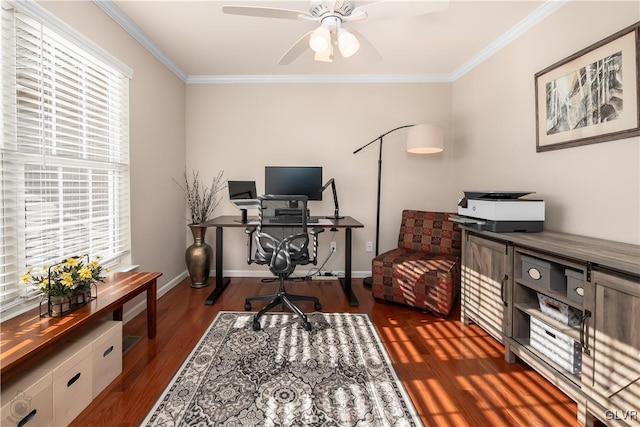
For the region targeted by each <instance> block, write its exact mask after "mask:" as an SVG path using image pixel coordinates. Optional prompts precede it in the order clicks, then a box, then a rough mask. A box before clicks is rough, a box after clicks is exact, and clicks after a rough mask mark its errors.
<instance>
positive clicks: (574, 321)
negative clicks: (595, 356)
mask: <svg viewBox="0 0 640 427" xmlns="http://www.w3.org/2000/svg"><path fill="white" fill-rule="evenodd" d="M538 303H539V304H540V310H541V311H542V312H543V313H544V314H546V315H547V316H549V317H552V318H554V319H556V320H557V321H559V322H562V323H563V324H564V325H567V326H574V327H578V326H580V322H581V321H582V311H581V310H578V309H577V308H575V307H571V306H570V305H568V304H565V303H563V302H562V301H558V300H557V299H554V298H551V297H550V296H548V295H544V294H541V293H538Z"/></svg>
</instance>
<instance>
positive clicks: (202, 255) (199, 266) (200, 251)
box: [185, 224, 213, 288]
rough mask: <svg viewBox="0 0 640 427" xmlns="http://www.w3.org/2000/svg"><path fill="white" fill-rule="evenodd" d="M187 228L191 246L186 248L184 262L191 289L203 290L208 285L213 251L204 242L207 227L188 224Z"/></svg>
mask: <svg viewBox="0 0 640 427" xmlns="http://www.w3.org/2000/svg"><path fill="white" fill-rule="evenodd" d="M189 228H190V229H191V234H192V235H193V244H192V245H191V246H189V247H188V248H187V251H186V253H185V261H186V263H187V270H188V271H189V278H190V279H191V287H193V288H204V287H205V286H207V285H208V284H209V270H210V269H211V258H212V256H213V249H211V246H210V245H208V244H207V243H206V242H205V241H204V237H205V234H206V233H207V227H202V226H200V225H198V224H190V225H189Z"/></svg>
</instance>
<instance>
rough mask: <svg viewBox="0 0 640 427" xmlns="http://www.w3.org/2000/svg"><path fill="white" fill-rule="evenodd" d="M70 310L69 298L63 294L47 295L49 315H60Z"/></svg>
mask: <svg viewBox="0 0 640 427" xmlns="http://www.w3.org/2000/svg"><path fill="white" fill-rule="evenodd" d="M69 311H71V298H70V297H68V296H63V295H52V296H50V297H49V314H50V315H51V317H61V316H62V315H63V314H66V313H67V312H69Z"/></svg>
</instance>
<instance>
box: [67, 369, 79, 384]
mask: <svg viewBox="0 0 640 427" xmlns="http://www.w3.org/2000/svg"><path fill="white" fill-rule="evenodd" d="M79 379H80V372H78V373H77V374H75V375H74V376H73V377H72V378H71V379H70V380H69V381H68V382H67V387H71V386H72V385H73V383H75V382H76V381H78V380H79Z"/></svg>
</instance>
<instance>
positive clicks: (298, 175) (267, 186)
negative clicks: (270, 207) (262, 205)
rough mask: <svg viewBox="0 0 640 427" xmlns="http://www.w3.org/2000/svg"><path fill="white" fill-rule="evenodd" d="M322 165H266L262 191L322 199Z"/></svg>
mask: <svg viewBox="0 0 640 427" xmlns="http://www.w3.org/2000/svg"><path fill="white" fill-rule="evenodd" d="M321 188H322V166H266V167H265V168H264V192H265V193H266V194H281V195H285V196H294V195H295V196H307V198H308V199H309V200H322V191H320V189H321Z"/></svg>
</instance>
